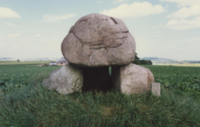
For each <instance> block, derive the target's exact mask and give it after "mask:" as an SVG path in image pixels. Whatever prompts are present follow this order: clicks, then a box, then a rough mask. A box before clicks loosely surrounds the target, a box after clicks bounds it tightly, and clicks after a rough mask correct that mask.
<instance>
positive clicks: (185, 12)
mask: <svg viewBox="0 0 200 127" xmlns="http://www.w3.org/2000/svg"><path fill="white" fill-rule="evenodd" d="M193 16H200V4H199V5H198V4H197V5H192V6H190V7H182V8H181V9H179V10H178V11H176V12H173V13H172V14H170V15H168V16H167V17H168V18H175V19H185V18H189V17H193Z"/></svg>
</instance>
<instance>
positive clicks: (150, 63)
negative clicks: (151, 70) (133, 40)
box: [132, 53, 152, 65]
mask: <svg viewBox="0 0 200 127" xmlns="http://www.w3.org/2000/svg"><path fill="white" fill-rule="evenodd" d="M132 63H134V64H137V65H152V61H150V60H140V58H139V57H138V54H137V53H135V59H134V61H133V62H132Z"/></svg>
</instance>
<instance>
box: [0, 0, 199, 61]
mask: <svg viewBox="0 0 200 127" xmlns="http://www.w3.org/2000/svg"><path fill="white" fill-rule="evenodd" d="M91 13H101V14H105V15H109V16H113V17H117V18H120V19H122V20H123V21H124V22H125V24H126V25H127V27H128V28H129V31H130V32H131V33H132V35H133V36H134V38H135V40H136V52H137V53H138V56H139V57H162V58H170V59H175V60H200V0H96V1H95V0H0V57H12V58H19V59H24V58H46V57H48V58H60V57H61V56H62V53H61V50H60V49H61V43H62V40H63V39H64V37H65V36H66V35H67V33H68V31H69V29H70V27H71V26H72V25H73V24H74V23H75V22H76V21H77V20H78V19H79V18H81V17H82V16H85V15H88V14H91Z"/></svg>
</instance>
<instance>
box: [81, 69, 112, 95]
mask: <svg viewBox="0 0 200 127" xmlns="http://www.w3.org/2000/svg"><path fill="white" fill-rule="evenodd" d="M81 70H82V73H83V89H82V91H83V92H86V91H102V92H107V91H110V90H112V89H113V85H112V80H111V67H91V68H89V67H85V68H82V69H81Z"/></svg>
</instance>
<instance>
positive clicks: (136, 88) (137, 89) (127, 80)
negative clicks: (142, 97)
mask: <svg viewBox="0 0 200 127" xmlns="http://www.w3.org/2000/svg"><path fill="white" fill-rule="evenodd" d="M112 81H113V85H114V88H115V89H117V90H120V91H121V92H122V93H126V94H132V93H133V94H140V93H144V92H146V91H150V85H151V83H152V82H154V76H153V74H152V73H151V71H150V70H149V69H147V68H145V67H142V66H138V65H135V64H132V63H131V64H129V65H125V66H116V67H113V68H112Z"/></svg>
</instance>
